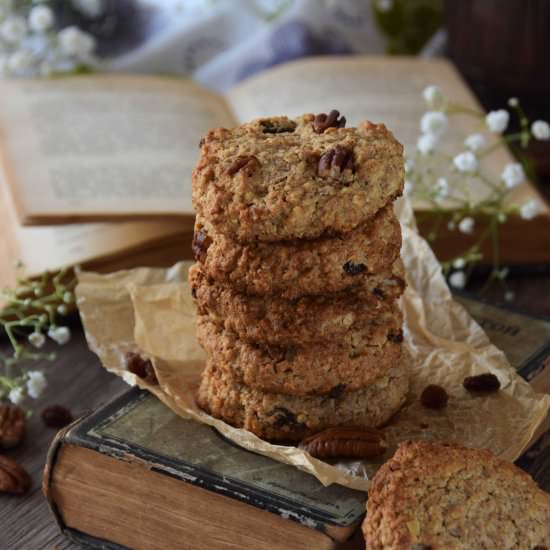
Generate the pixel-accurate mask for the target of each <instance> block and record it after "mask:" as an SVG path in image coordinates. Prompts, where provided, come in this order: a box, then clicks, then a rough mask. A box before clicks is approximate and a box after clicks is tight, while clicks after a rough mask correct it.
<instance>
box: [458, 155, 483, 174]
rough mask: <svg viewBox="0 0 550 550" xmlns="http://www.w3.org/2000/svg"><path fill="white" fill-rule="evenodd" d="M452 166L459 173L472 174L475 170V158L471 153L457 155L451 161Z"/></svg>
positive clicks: (476, 162) (476, 164) (476, 163)
mask: <svg viewBox="0 0 550 550" xmlns="http://www.w3.org/2000/svg"><path fill="white" fill-rule="evenodd" d="M453 164H454V165H455V167H456V168H457V170H459V171H460V172H466V173H472V172H475V171H476V170H477V167H478V161H477V158H476V156H475V155H474V154H473V153H472V152H471V151H464V152H463V153H459V154H458V155H456V157H455V158H454V159H453Z"/></svg>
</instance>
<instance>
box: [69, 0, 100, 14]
mask: <svg viewBox="0 0 550 550" xmlns="http://www.w3.org/2000/svg"><path fill="white" fill-rule="evenodd" d="M71 4H72V5H73V7H74V8H75V9H76V10H77V11H79V12H80V13H82V14H84V15H86V16H87V17H91V18H94V17H99V16H100V15H101V14H102V13H103V10H104V6H103V1H102V0H71Z"/></svg>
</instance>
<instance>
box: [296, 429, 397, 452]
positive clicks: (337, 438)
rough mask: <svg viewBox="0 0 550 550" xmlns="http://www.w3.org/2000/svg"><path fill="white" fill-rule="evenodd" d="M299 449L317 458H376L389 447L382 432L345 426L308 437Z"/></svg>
mask: <svg viewBox="0 0 550 550" xmlns="http://www.w3.org/2000/svg"><path fill="white" fill-rule="evenodd" d="M298 447H299V448H300V449H303V450H304V451H307V452H308V453H309V454H310V455H311V456H313V457H315V458H374V457H376V456H380V455H382V454H384V453H385V451H386V449H387V448H388V445H387V443H386V440H385V439H384V436H383V435H382V433H381V432H378V431H376V430H368V429H365V428H357V427H353V426H344V427H341V428H329V429H328V430H324V431H322V432H319V433H317V434H314V435H312V436H310V437H307V438H306V439H304V440H303V441H301V442H300V444H299V445H298Z"/></svg>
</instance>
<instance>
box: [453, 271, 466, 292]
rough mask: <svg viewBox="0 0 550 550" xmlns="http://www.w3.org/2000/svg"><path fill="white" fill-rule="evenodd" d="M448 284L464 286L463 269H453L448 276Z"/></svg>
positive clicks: (458, 286)
mask: <svg viewBox="0 0 550 550" xmlns="http://www.w3.org/2000/svg"><path fill="white" fill-rule="evenodd" d="M449 284H450V285H451V286H453V287H455V288H464V286H465V285H466V275H465V274H464V271H455V272H454V273H451V275H450V277H449Z"/></svg>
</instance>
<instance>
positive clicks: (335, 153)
mask: <svg viewBox="0 0 550 550" xmlns="http://www.w3.org/2000/svg"><path fill="white" fill-rule="evenodd" d="M335 113H337V112H336V111H333V112H332V113H330V114H329V115H328V116H327V115H317V117H314V116H313V115H304V116H302V117H299V118H297V119H295V120H290V119H288V118H286V117H275V118H269V119H259V120H255V121H253V122H250V123H248V124H243V125H242V126H239V127H238V128H235V129H232V130H226V129H225V128H220V129H216V130H212V131H211V132H209V133H208V134H207V135H206V137H205V138H204V139H203V141H202V142H201V157H200V159H199V162H198V164H197V166H196V167H195V171H194V174H193V204H194V206H195V209H196V210H197V213H198V214H199V216H200V217H202V218H204V219H206V220H207V221H208V222H209V223H210V224H211V225H212V227H213V228H214V229H215V230H216V231H219V232H220V233H222V234H223V235H225V236H226V237H230V238H232V239H235V240H237V241H239V242H241V243H251V242H255V241H262V242H272V241H283V240H288V239H314V238H318V237H322V236H327V235H333V234H337V233H346V232H348V231H352V230H353V229H355V228H356V227H358V226H359V225H361V224H363V223H365V222H367V221H368V220H370V219H371V218H372V217H373V216H374V215H375V214H376V212H378V211H379V210H380V209H381V208H382V207H383V206H385V205H386V204H388V203H389V202H391V201H392V200H393V199H394V198H396V197H397V196H399V195H400V194H401V191H402V186H403V147H402V146H401V144H400V143H399V142H397V141H396V140H395V139H394V137H393V136H392V134H391V132H389V131H388V130H387V129H386V127H385V126H384V125H383V124H372V123H370V122H365V123H363V124H362V125H360V126H359V127H358V128H343V127H342V126H343V125H344V124H345V119H343V118H340V119H338V118H337V116H338V115H335ZM331 115H332V116H331ZM323 117H324V118H323Z"/></svg>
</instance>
